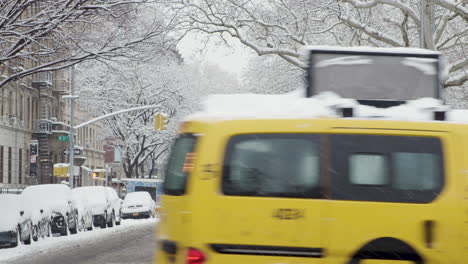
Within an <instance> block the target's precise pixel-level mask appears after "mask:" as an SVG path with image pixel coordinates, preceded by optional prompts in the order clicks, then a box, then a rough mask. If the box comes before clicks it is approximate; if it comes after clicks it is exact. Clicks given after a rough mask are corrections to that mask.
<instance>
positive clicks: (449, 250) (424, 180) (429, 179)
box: [327, 131, 459, 264]
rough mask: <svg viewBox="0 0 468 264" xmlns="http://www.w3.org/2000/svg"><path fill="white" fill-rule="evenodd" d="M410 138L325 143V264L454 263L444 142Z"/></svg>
mask: <svg viewBox="0 0 468 264" xmlns="http://www.w3.org/2000/svg"><path fill="white" fill-rule="evenodd" d="M389 133H390V132H389ZM396 133H400V134H401V133H402V132H395V134H396ZM407 133H416V132H409V131H407ZM417 133H419V134H415V135H403V134H401V135H372V134H367V135H366V134H335V135H331V136H330V139H331V161H330V178H331V185H330V187H331V189H330V198H331V199H332V200H333V201H332V203H331V205H330V216H329V217H330V219H332V220H333V221H330V222H329V225H328V226H327V229H328V230H329V231H330V248H329V252H330V256H331V257H332V258H333V259H334V260H336V261H332V262H331V263H360V262H359V261H358V260H359V259H387V260H407V261H413V262H414V263H425V264H427V263H458V262H459V261H457V253H456V248H457V246H456V238H457V237H458V235H457V231H456V229H457V228H455V227H456V226H457V219H456V218H457V217H456V214H454V211H455V210H451V208H454V207H453V206H454V204H455V203H454V202H455V201H456V193H455V191H453V190H455V189H454V188H455V187H454V184H453V182H451V179H450V177H446V176H447V175H449V174H450V172H451V170H452V168H451V167H452V166H451V158H453V157H452V156H451V151H450V150H451V149H450V148H449V144H450V140H449V136H448V134H444V133H435V132H431V133H426V134H424V133H423V132H417ZM452 152H453V151H452ZM423 261H424V262H423Z"/></svg>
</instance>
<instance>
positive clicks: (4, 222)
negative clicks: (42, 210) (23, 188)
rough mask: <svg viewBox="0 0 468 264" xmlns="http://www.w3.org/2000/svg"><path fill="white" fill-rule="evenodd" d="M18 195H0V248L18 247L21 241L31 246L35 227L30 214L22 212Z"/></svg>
mask: <svg viewBox="0 0 468 264" xmlns="http://www.w3.org/2000/svg"><path fill="white" fill-rule="evenodd" d="M20 208H21V206H20V199H19V195H17V194H0V215H1V216H0V248H1V247H16V246H17V245H18V243H19V242H20V241H21V242H23V243H24V244H30V243H31V239H32V237H33V225H32V222H31V217H30V215H29V214H25V212H24V211H20Z"/></svg>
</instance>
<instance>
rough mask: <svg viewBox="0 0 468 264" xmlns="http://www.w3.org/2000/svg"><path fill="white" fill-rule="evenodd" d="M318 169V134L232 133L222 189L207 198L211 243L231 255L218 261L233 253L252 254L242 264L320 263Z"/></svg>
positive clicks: (320, 204)
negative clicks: (211, 224)
mask: <svg viewBox="0 0 468 264" xmlns="http://www.w3.org/2000/svg"><path fill="white" fill-rule="evenodd" d="M320 172H321V166H320V136H319V135H313V134H245V135H237V136H233V137H231V138H230V140H229V142H228V144H227V148H226V151H225V157H224V165H223V171H222V180H221V182H220V185H221V186H220V193H219V194H218V195H216V196H214V197H213V198H210V204H211V205H213V206H214V208H213V209H214V210H212V212H213V214H212V215H211V217H212V218H213V219H215V220H214V222H213V223H215V225H214V226H210V227H209V229H210V230H211V231H210V232H209V233H210V234H212V237H211V238H209V239H211V241H209V243H210V246H211V248H212V249H213V250H214V251H215V252H217V253H219V254H229V256H230V258H229V260H228V258H226V259H222V261H219V263H228V262H229V261H231V260H233V257H234V258H235V256H233V255H238V256H243V257H248V256H251V257H252V259H242V260H239V261H240V262H241V263H242V262H244V263H248V262H250V263H283V262H284V263H324V260H323V257H324V256H325V253H324V248H323V241H322V223H321V214H322V206H323V204H324V201H323V200H321V190H320V186H321V184H320ZM207 233H208V232H207ZM219 256H220V255H218V257H219ZM272 257H274V258H273V259H272ZM226 261H227V262H226ZM239 261H237V262H236V261H235V260H233V261H232V263H239ZM246 261H247V262H246ZM271 261H273V262H271ZM275 261H276V262H275ZM278 261H279V262H278ZM229 263H231V262H229Z"/></svg>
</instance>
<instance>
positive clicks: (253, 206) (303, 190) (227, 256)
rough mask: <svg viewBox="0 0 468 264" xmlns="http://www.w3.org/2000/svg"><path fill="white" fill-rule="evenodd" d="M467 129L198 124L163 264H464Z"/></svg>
mask: <svg viewBox="0 0 468 264" xmlns="http://www.w3.org/2000/svg"><path fill="white" fill-rule="evenodd" d="M467 150H468V124H463V123H456V122H446V121H417V122H416V121H398V120H382V119H357V118H340V117H333V118H329V117H327V118H310V119H305V118H300V119H281V118H280V119H278V118H260V119H258V118H256V119H252V118H238V119H235V118H229V119H213V118H203V117H200V118H193V119H190V120H188V121H186V122H184V123H183V125H182V128H181V131H180V135H179V137H178V138H177V140H176V141H175V144H174V146H173V149H172V153H171V156H170V159H169V162H168V166H167V172H166V176H165V177H166V178H165V183H164V195H163V196H162V207H161V209H160V213H161V222H160V224H159V227H158V230H157V232H158V240H159V241H158V249H157V253H156V263H158V264H201V263H206V264H212V263H216V264H250V263H251V264H283V263H288V264H306V263H307V264H357V263H361V264H363V263H395V264H400V263H417V264H423V263H424V264H442V263H444V264H464V263H468V151H467Z"/></svg>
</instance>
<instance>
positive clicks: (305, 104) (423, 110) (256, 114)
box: [186, 90, 468, 123]
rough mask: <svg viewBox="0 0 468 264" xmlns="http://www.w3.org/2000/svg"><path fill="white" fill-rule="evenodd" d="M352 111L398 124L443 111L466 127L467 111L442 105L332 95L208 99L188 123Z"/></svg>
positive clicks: (336, 114)
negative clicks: (383, 103)
mask: <svg viewBox="0 0 468 264" xmlns="http://www.w3.org/2000/svg"><path fill="white" fill-rule="evenodd" d="M344 107H351V108H353V111H354V115H353V118H356V119H384V120H399V121H425V122H440V121H434V120H433V116H434V113H433V111H435V110H437V111H446V112H447V116H446V121H442V122H455V123H468V110H451V109H450V107H449V106H447V105H444V104H443V102H442V101H440V100H438V99H434V98H420V99H417V100H410V101H407V102H406V103H405V104H403V105H399V106H394V107H389V108H377V107H373V106H367V105H360V104H359V103H358V101H356V100H355V99H350V98H342V97H340V96H338V95H337V94H335V93H333V92H324V93H320V94H318V95H316V96H313V97H310V98H306V97H303V92H302V91H300V90H299V91H295V92H291V93H289V94H284V95H263V94H233V95H211V96H209V97H208V98H206V99H205V101H204V102H203V104H202V110H201V111H199V112H196V113H194V114H192V115H189V116H188V117H187V118H186V121H189V120H207V121H208V120H213V121H220V120H240V119H311V118H323V117H326V118H330V117H332V118H341V112H340V111H339V110H340V109H341V108H344Z"/></svg>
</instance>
